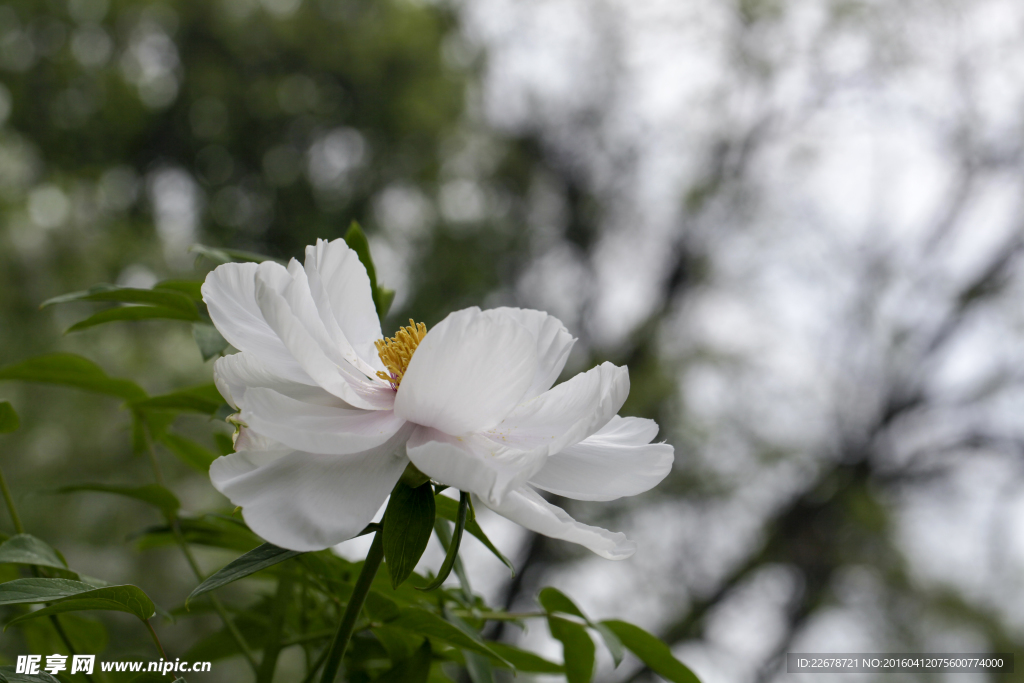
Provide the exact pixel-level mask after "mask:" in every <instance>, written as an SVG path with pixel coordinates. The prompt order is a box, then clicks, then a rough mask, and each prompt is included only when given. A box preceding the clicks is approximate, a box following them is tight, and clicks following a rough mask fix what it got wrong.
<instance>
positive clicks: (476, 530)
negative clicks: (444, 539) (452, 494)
mask: <svg viewBox="0 0 1024 683" xmlns="http://www.w3.org/2000/svg"><path fill="white" fill-rule="evenodd" d="M434 503H435V505H436V507H437V516H438V517H443V518H445V519H447V520H448V521H449V522H454V521H456V520H457V519H458V514H459V503H458V501H455V500H452V499H451V498H449V497H447V496H435V497H434ZM466 531H468V532H469V533H471V534H472V535H473V536H475V537H476V538H477V540H479V541H480V542H481V543H483V544H484V545H485V546H486V547H487V549H488V550H490V551H491V552H492V553H494V556H495V557H497V558H498V559H499V560H501V561H502V563H503V564H504V565H505V566H506V567H508V568H509V571H511V572H512V576H515V575H516V568H515V567H514V566H512V561H511V560H509V559H508V558H507V557H505V556H504V555H503V554H502V552H501V551H500V550H498V547H497V546H496V545H494V543H492V542H491V539H489V538H487V534H485V533H484V530H483V529H482V528H480V525H479V524H478V523H477V521H476V520H475V519H472V518H467V519H466Z"/></svg>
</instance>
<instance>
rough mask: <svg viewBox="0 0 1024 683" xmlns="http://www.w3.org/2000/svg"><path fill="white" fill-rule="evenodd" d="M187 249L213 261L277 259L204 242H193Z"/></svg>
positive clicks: (256, 261) (260, 261) (251, 261)
mask: <svg viewBox="0 0 1024 683" xmlns="http://www.w3.org/2000/svg"><path fill="white" fill-rule="evenodd" d="M188 250H189V251H190V252H192V253H194V254H197V255H198V256H201V257H203V258H206V259H209V260H210V261H213V262H214V263H233V262H239V261H241V262H243V263H245V262H249V263H263V262H264V261H278V262H279V263H280V259H275V258H273V257H271V256H265V255H263V254H257V253H255V252H252V251H242V250H241V249H220V248H217V247H208V246H206V245H204V244H193V245H192V246H191V247H189V248H188Z"/></svg>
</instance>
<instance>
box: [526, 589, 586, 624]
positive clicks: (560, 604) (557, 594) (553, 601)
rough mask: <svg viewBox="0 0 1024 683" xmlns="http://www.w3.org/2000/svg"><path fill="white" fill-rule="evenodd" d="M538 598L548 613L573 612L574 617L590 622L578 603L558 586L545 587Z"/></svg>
mask: <svg viewBox="0 0 1024 683" xmlns="http://www.w3.org/2000/svg"><path fill="white" fill-rule="evenodd" d="M537 600H538V601H539V602H540V604H541V607H543V608H544V611H545V612H547V613H548V614H555V613H556V612H563V613H565V614H571V615H573V616H574V617H579V618H580V619H582V620H584V621H586V622H588V623H589V622H590V620H589V619H587V617H586V616H585V615H584V614H583V611H582V610H580V608H579V607H577V606H576V603H574V602H573V601H572V600H570V599H569V597H568V596H567V595H566V594H565V593H563V592H562V591H560V590H558V589H557V588H551V587H548V588H545V589H544V590H542V591H541V592H540V595H539V596H537Z"/></svg>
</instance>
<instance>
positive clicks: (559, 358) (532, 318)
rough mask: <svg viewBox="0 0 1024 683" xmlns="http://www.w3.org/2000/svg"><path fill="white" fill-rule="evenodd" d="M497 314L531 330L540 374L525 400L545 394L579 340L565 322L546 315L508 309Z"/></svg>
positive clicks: (538, 312) (540, 312) (527, 391)
mask: <svg viewBox="0 0 1024 683" xmlns="http://www.w3.org/2000/svg"><path fill="white" fill-rule="evenodd" d="M494 310H495V311H499V312H501V313H503V314H505V315H507V316H510V317H511V318H513V319H514V320H515V321H516V322H518V323H519V324H520V325H522V326H523V327H525V328H526V329H528V330H530V332H531V333H532V334H533V337H534V339H535V340H536V342H537V372H536V373H534V376H533V383H532V384H531V385H530V388H529V389H527V390H526V393H525V394H524V395H523V399H524V400H525V399H528V398H533V397H534V396H538V395H540V394H542V393H544V392H545V391H547V390H548V389H550V388H551V385H552V384H554V383H555V380H556V379H558V376H559V375H560V374H561V373H562V368H564V367H565V361H566V360H567V359H568V358H569V351H571V350H572V345H573V344H574V343H576V339H575V338H574V337H573V336H572V335H571V334H569V331H568V330H567V329H565V325H563V324H562V321H561V320H559V319H558V318H556V317H555V316H553V315H548V314H547V313H544V312H543V311H534V310H531V309H527V308H504V307H503V308H495V309H494Z"/></svg>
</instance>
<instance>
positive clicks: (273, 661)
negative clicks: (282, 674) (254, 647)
mask: <svg viewBox="0 0 1024 683" xmlns="http://www.w3.org/2000/svg"><path fill="white" fill-rule="evenodd" d="M291 597H292V577H291V576H290V575H288V574H283V575H282V576H281V578H280V579H278V580H277V595H275V596H274V604H273V605H272V606H271V609H270V631H269V633H268V634H267V639H266V644H265V645H264V646H263V660H262V661H261V662H260V669H259V671H258V672H257V673H256V683H273V680H274V670H275V669H276V668H277V658H278V655H279V654H280V653H281V648H282V647H283V645H282V643H281V634H282V633H283V631H284V620H285V616H286V615H287V612H288V603H289V602H290V601H291Z"/></svg>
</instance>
